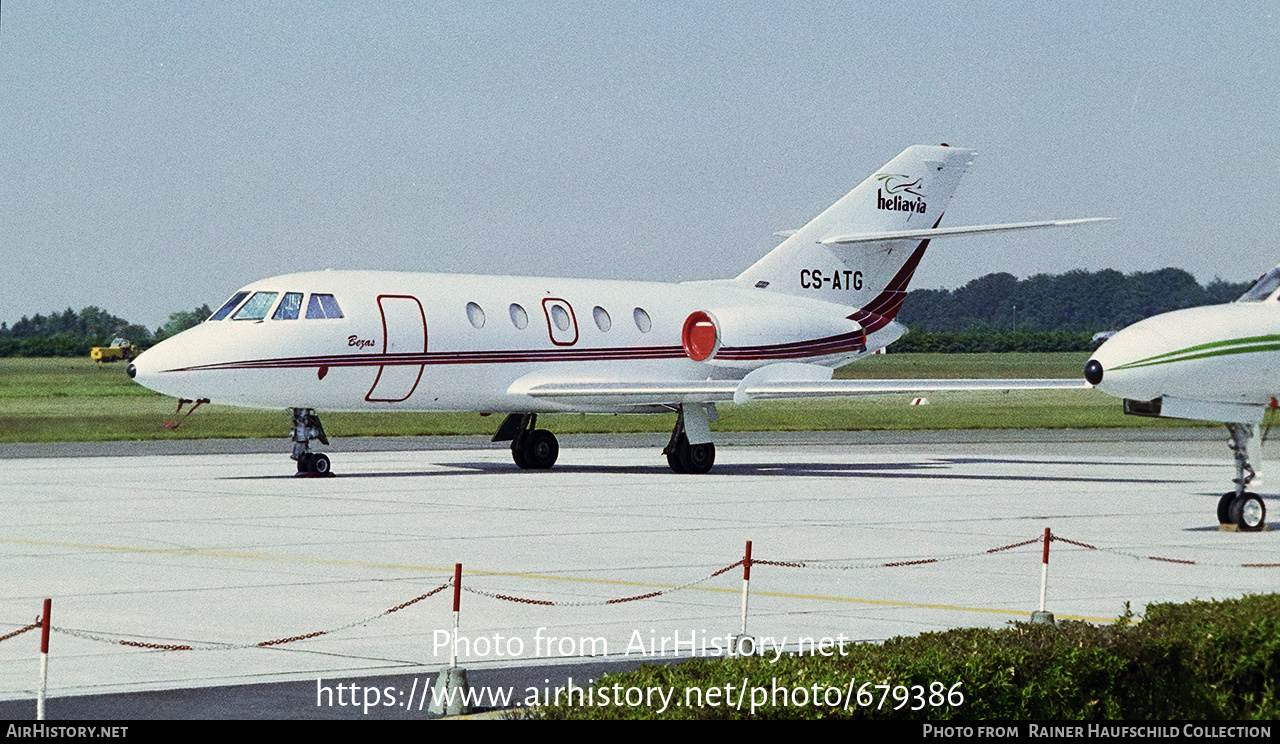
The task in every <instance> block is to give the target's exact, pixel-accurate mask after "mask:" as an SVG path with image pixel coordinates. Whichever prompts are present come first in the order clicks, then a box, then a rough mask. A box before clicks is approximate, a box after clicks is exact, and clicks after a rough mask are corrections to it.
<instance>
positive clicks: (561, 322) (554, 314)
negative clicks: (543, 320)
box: [551, 305, 569, 331]
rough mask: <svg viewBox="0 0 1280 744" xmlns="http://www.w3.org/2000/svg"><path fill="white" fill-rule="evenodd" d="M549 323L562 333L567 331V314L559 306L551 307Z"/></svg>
mask: <svg viewBox="0 0 1280 744" xmlns="http://www.w3.org/2000/svg"><path fill="white" fill-rule="evenodd" d="M551 322H553V323H555V324H556V328H559V329H560V330H562V331H567V330H569V313H568V312H566V311H565V309H564V307H563V306H561V305H552V306H551Z"/></svg>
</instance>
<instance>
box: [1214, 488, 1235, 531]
mask: <svg viewBox="0 0 1280 744" xmlns="http://www.w3.org/2000/svg"><path fill="white" fill-rule="evenodd" d="M1235 500H1236V492H1235V491H1227V492H1226V493H1224V494H1222V498H1220V499H1218V524H1231V502H1233V501H1235Z"/></svg>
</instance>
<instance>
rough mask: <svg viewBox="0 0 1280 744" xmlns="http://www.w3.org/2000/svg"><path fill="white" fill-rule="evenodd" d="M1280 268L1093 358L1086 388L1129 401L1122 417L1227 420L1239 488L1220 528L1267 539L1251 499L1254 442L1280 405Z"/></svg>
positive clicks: (1153, 322)
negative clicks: (1230, 296)
mask: <svg viewBox="0 0 1280 744" xmlns="http://www.w3.org/2000/svg"><path fill="white" fill-rule="evenodd" d="M1278 365H1280V266H1278V267H1276V268H1274V269H1272V270H1271V271H1269V272H1267V273H1266V274H1264V275H1263V276H1262V277H1261V278H1260V279H1258V281H1257V283H1255V284H1254V285H1253V287H1252V288H1251V289H1250V290H1249V291H1248V292H1245V293H1244V294H1243V295H1241V296H1240V298H1239V299H1238V300H1236V301H1235V302H1229V303H1226V304H1225V305H1211V306H1208V307H1193V308H1187V309H1185V310H1175V311H1173V312H1169V313H1163V314H1161V315H1157V316H1155V317H1152V318H1147V319H1146V320H1142V321H1139V322H1137V323H1134V324H1133V325H1131V326H1129V327H1127V328H1125V329H1123V330H1121V331H1120V332H1118V333H1116V334H1115V335H1114V336H1112V337H1111V338H1110V339H1108V340H1107V341H1106V343H1104V344H1103V345H1102V346H1100V347H1098V350H1097V351H1096V352H1095V353H1094V354H1093V357H1092V358H1091V359H1090V360H1089V361H1088V363H1087V364H1086V365H1085V368H1084V376H1085V379H1086V380H1087V381H1088V382H1089V383H1090V384H1092V385H1094V386H1096V387H1097V388H1098V389H1099V390H1102V391H1103V392H1105V393H1109V394H1110V395H1114V396H1116V397H1117V398H1123V399H1124V411H1125V413H1129V414H1134V415H1138V416H1162V417H1168V418H1179V419H1192V420H1196V421H1222V422H1225V423H1226V425H1227V430H1228V431H1229V432H1230V439H1229V440H1228V446H1229V447H1230V448H1231V449H1232V451H1233V452H1234V453H1235V463H1236V477H1235V479H1234V483H1235V489H1234V490H1232V491H1228V492H1226V493H1224V494H1222V498H1220V499H1219V500H1218V522H1219V523H1221V524H1234V525H1236V526H1237V527H1238V528H1239V529H1241V530H1249V531H1253V530H1261V529H1262V528H1263V527H1264V526H1265V525H1266V517H1267V509H1266V505H1265V504H1264V503H1263V500H1262V498H1261V497H1260V496H1258V494H1256V493H1252V492H1250V491H1248V490H1247V489H1248V486H1249V483H1250V482H1251V481H1252V480H1253V478H1254V476H1255V474H1256V473H1255V470H1254V468H1253V466H1252V465H1251V464H1250V463H1249V450H1248V443H1249V440H1250V439H1252V438H1254V437H1255V435H1256V434H1257V432H1258V427H1259V426H1260V425H1261V424H1262V419H1263V416H1264V414H1265V413H1266V411H1267V409H1268V408H1275V407H1276V396H1280V366H1278Z"/></svg>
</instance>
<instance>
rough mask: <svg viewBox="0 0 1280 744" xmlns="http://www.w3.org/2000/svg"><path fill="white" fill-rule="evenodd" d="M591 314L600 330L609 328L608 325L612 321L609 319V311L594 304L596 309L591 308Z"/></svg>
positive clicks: (611, 323)
mask: <svg viewBox="0 0 1280 744" xmlns="http://www.w3.org/2000/svg"><path fill="white" fill-rule="evenodd" d="M591 314H592V315H593V316H595V319H596V327H597V328H599V329H600V330H602V331H607V330H609V327H610V326H611V325H613V321H612V320H610V319H609V311H608V310H605V309H604V308H602V307H600V306H599V305H596V309H595V310H592V311H591Z"/></svg>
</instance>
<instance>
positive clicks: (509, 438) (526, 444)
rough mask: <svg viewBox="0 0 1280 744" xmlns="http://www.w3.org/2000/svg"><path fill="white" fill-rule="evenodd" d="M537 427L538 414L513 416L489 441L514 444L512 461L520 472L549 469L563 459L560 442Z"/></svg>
mask: <svg viewBox="0 0 1280 744" xmlns="http://www.w3.org/2000/svg"><path fill="white" fill-rule="evenodd" d="M537 426H538V414H536V413H510V414H507V417H506V418H505V419H503V420H502V426H499V427H498V433H497V434H494V435H493V439H492V440H490V441H494V442H511V459H512V460H515V463H516V466H517V467H519V468H520V469H521V470H548V469H550V467H551V466H552V465H555V464H556V458H557V457H559V456H560V443H559V442H557V441H556V435H555V434H552V433H551V432H549V431H547V430H546V429H539V428H537Z"/></svg>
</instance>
